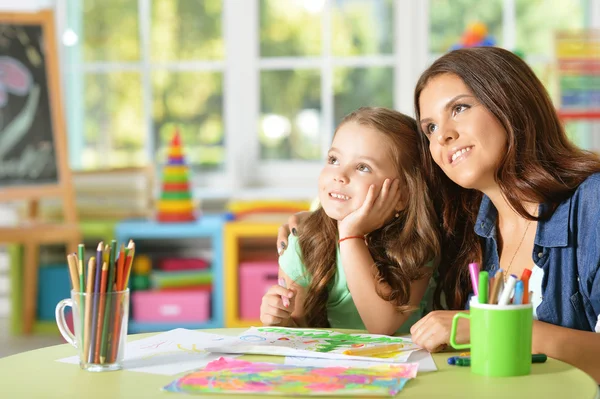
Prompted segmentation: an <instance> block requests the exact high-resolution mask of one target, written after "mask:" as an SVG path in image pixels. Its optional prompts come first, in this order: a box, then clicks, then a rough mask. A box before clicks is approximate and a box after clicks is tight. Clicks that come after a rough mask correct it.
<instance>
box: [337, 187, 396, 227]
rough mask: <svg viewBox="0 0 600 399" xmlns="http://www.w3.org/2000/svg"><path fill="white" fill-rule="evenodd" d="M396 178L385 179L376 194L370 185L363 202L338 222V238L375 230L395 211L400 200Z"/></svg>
mask: <svg viewBox="0 0 600 399" xmlns="http://www.w3.org/2000/svg"><path fill="white" fill-rule="evenodd" d="M399 186H400V184H399V181H398V179H393V180H392V179H385V181H384V182H383V186H382V187H381V191H380V192H379V193H378V194H377V195H376V194H375V186H374V185H371V186H370V187H369V191H368V193H367V196H366V198H365V201H364V202H363V204H362V205H361V206H360V208H358V209H357V210H355V211H354V212H352V213H350V214H349V215H348V216H346V217H345V218H344V219H343V220H341V221H340V222H339V223H338V230H339V234H340V238H343V237H348V236H355V235H365V234H369V233H370V232H372V231H374V230H377V229H378V228H380V227H381V226H383V224H384V223H385V222H386V221H388V220H389V219H390V218H391V217H392V216H393V215H394V213H395V212H396V206H397V204H398V201H399V200H400V188H399Z"/></svg>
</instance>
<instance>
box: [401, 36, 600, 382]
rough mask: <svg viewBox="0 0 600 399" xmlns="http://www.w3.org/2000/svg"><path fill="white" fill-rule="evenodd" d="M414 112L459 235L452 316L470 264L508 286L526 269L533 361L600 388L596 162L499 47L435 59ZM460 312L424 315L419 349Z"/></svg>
mask: <svg viewBox="0 0 600 399" xmlns="http://www.w3.org/2000/svg"><path fill="white" fill-rule="evenodd" d="M415 109H416V114H417V120H418V121H419V127H420V129H421V131H422V133H423V136H424V137H425V140H427V141H428V145H429V152H430V154H431V159H432V160H433V161H434V162H435V164H436V166H437V167H436V168H433V167H432V168H431V169H430V173H429V174H428V176H430V178H432V179H433V180H434V181H436V180H437V182H438V186H439V187H440V188H441V190H440V191H441V192H440V194H441V195H440V205H441V209H442V217H443V220H444V231H445V232H446V234H447V235H451V234H452V233H454V232H459V233H462V234H459V235H460V236H461V240H462V242H461V243H460V246H459V248H460V249H459V250H458V251H457V254H456V256H455V257H454V259H453V261H452V262H443V263H442V265H441V266H440V280H439V286H438V288H439V291H440V292H442V291H443V292H445V293H446V295H445V299H446V300H447V305H448V307H449V308H451V309H457V308H460V307H463V306H464V305H465V302H466V299H467V296H468V293H469V279H468V272H467V264H468V263H469V262H473V261H479V262H482V267H483V269H484V270H487V271H489V272H490V274H491V275H495V273H496V272H497V271H498V270H499V269H502V272H501V273H502V274H501V276H502V277H504V278H506V276H508V275H509V274H515V275H517V276H521V274H522V272H523V270H524V269H530V270H531V271H532V277H531V280H530V288H529V289H530V291H533V296H532V300H531V302H532V304H533V307H534V317H535V318H536V321H535V322H534V327H533V351H534V352H535V353H545V354H547V355H549V356H551V357H554V358H557V359H561V360H563V361H566V362H568V363H571V364H573V365H576V366H578V367H580V368H581V369H583V370H585V371H587V372H588V373H589V374H590V375H592V376H593V377H594V378H595V379H596V380H597V381H600V361H598V359H600V335H597V334H595V333H593V331H594V327H595V324H596V321H597V317H598V314H599V313H600V273H599V272H598V270H599V266H600V208H599V207H598V202H599V201H600V173H599V172H600V159H599V158H598V156H596V155H594V154H592V153H589V152H586V151H583V150H580V149H578V148H577V147H575V146H574V145H573V144H572V143H571V142H570V141H569V140H568V138H567V136H566V134H565V131H564V128H563V126H562V124H561V122H560V120H559V118H558V115H557V114H556V111H555V110H554V107H553V105H552V102H551V100H550V97H549V96H548V94H547V92H546V91H545V89H544V87H543V85H542V84H541V82H540V81H539V80H538V79H537V77H536V76H535V74H534V73H533V71H532V70H531V69H530V68H529V66H527V64H526V63H525V62H524V61H522V60H521V59H520V58H519V57H517V56H516V55H514V54H513V53H511V52H509V51H506V50H503V49H500V48H494V47H484V48H473V49H464V50H458V51H454V52H451V53H448V54H446V55H445V56H443V57H441V58H440V59H438V60H437V61H436V62H435V63H434V64H433V65H432V66H431V67H429V68H428V69H427V70H426V71H425V72H424V73H423V74H422V75H421V78H420V79H419V82H418V83H417V87H416V89H415ZM440 169H441V171H443V173H444V175H445V176H443V175H442V174H440V173H439V170H440ZM456 185H458V186H460V187H461V188H464V189H470V191H465V190H461V189H460V188H459V187H457V186H456ZM457 194H458V195H459V197H457V196H456V195H457ZM459 198H460V204H462V205H463V206H461V207H458V206H457V203H458V201H457V200H458V199H459ZM447 238H450V237H447ZM445 258H446V259H448V258H447V256H445ZM448 293H452V294H451V295H448ZM440 297H441V296H438V298H440ZM438 304H439V303H438ZM454 314H455V312H453V311H435V312H432V313H430V314H428V315H427V316H426V317H424V318H423V319H422V320H420V321H419V322H417V323H416V324H415V325H414V326H413V327H412V328H411V333H412V334H413V339H414V340H415V342H417V343H418V344H419V345H421V346H424V347H425V348H427V349H428V350H430V351H434V350H437V349H438V348H439V347H440V346H443V345H445V344H447V343H448V340H449V330H450V324H451V320H452V317H453V316H454ZM461 327H462V328H460V334H459V340H462V341H468V339H469V330H468V325H463V326H461Z"/></svg>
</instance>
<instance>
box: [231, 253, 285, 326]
mask: <svg viewBox="0 0 600 399" xmlns="http://www.w3.org/2000/svg"><path fill="white" fill-rule="evenodd" d="M239 271H240V274H239V275H240V307H239V309H240V319H246V320H257V319H259V318H260V303H261V301H262V297H263V295H264V294H265V293H266V292H267V291H268V289H269V287H271V286H272V285H275V284H277V275H278V272H279V264H278V263H277V262H244V263H241V264H240V269H239Z"/></svg>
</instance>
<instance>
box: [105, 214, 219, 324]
mask: <svg viewBox="0 0 600 399" xmlns="http://www.w3.org/2000/svg"><path fill="white" fill-rule="evenodd" d="M226 220H227V216H226V215H225V214H215V215H210V214H206V215H203V216H201V217H200V218H199V219H198V220H196V221H193V222H186V223H159V222H156V221H150V220H132V221H124V222H121V223H119V224H118V225H117V226H116V237H117V240H118V241H119V243H121V242H123V243H126V242H128V241H129V240H130V239H132V240H134V241H135V245H136V253H135V255H136V258H137V257H138V255H141V254H145V253H146V254H153V253H155V252H153V249H156V248H157V247H161V248H159V250H163V251H165V252H163V253H162V254H169V250H170V249H172V250H173V252H178V251H181V250H182V248H183V247H182V244H187V245H190V244H191V245H194V246H196V245H198V244H200V245H205V246H207V248H206V249H207V250H209V251H210V252H211V254H212V256H211V262H210V270H211V274H212V289H211V294H210V317H209V319H208V320H207V321H204V322H170V321H165V322H162V321H159V322H140V321H135V320H134V319H133V318H132V319H131V320H130V321H129V332H130V333H141V332H153V331H166V330H171V329H174V328H188V329H207V328H220V327H223V324H224V310H223V294H222V290H223V288H222V287H223V264H222V258H223V257H222V254H223V225H224V223H225V221H226ZM184 246H185V245H184ZM134 264H135V260H134ZM132 278H134V276H133V271H132ZM130 283H131V280H130ZM130 285H131V284H130ZM132 294H133V292H132ZM130 313H135V306H131V311H130Z"/></svg>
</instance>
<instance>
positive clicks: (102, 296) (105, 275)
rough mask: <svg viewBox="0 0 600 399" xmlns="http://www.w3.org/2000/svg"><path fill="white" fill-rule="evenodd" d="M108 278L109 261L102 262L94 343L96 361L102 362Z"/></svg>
mask: <svg viewBox="0 0 600 399" xmlns="http://www.w3.org/2000/svg"><path fill="white" fill-rule="evenodd" d="M107 279H108V263H107V262H106V261H104V262H102V280H101V282H100V293H99V294H98V296H99V297H100V301H99V305H98V323H97V325H96V342H95V343H94V345H95V346H94V363H96V364H98V363H100V344H101V341H102V339H101V338H102V326H103V324H104V308H105V307H106V295H105V294H104V293H105V292H106V280H107Z"/></svg>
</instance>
